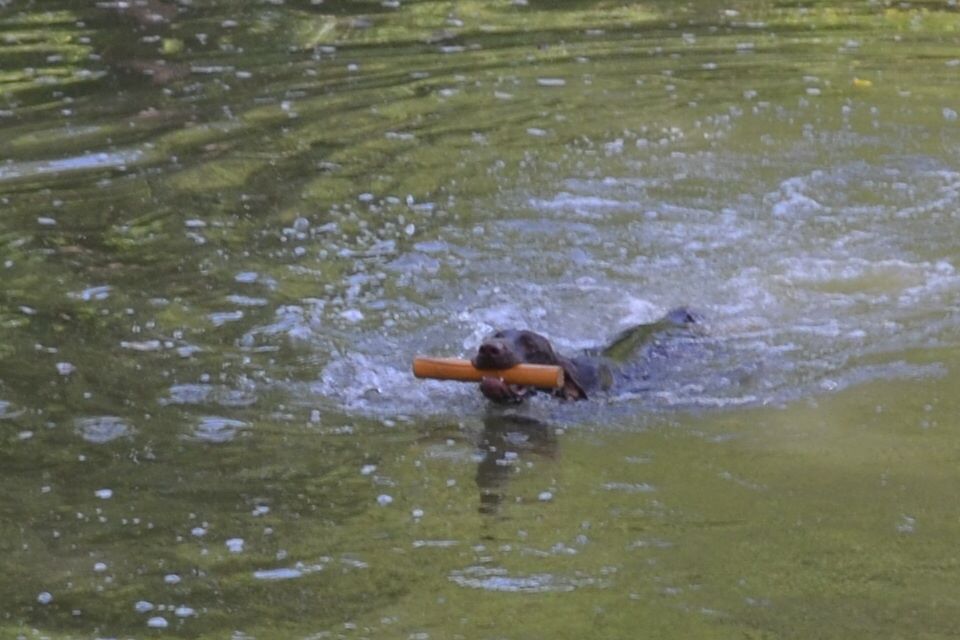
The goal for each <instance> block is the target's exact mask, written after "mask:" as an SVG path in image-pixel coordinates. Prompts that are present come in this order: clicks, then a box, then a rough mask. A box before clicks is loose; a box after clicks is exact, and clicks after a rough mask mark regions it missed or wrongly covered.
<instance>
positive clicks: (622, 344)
mask: <svg viewBox="0 0 960 640" xmlns="http://www.w3.org/2000/svg"><path fill="white" fill-rule="evenodd" d="M698 323H700V316H699V315H698V314H696V313H694V312H691V311H689V310H688V309H686V308H678V309H674V310H672V311H670V312H669V313H667V314H666V315H665V316H664V317H663V318H662V319H661V320H659V321H657V322H654V323H652V324H643V325H637V326H635V327H631V328H630V329H627V330H626V331H623V332H622V333H620V335H618V336H617V337H616V338H614V339H613V340H612V341H611V342H610V344H608V345H607V346H606V347H604V348H603V349H599V350H589V351H586V352H584V353H582V354H579V355H577V356H574V357H566V356H563V355H561V354H559V353H557V352H556V350H555V349H554V348H553V345H552V344H550V341H549V340H548V339H547V338H545V337H544V336H542V335H540V334H539V333H535V332H533V331H529V330H527V329H505V330H500V331H497V332H495V333H493V334H491V335H490V336H488V337H486V338H485V339H484V340H483V342H482V343H480V346H479V347H478V348H477V353H476V355H474V356H473V359H472V360H471V362H472V363H473V366H475V367H476V368H478V369H508V368H510V367H513V366H515V365H518V364H521V363H527V364H546V365H554V366H559V367H562V368H563V379H564V382H563V386H562V387H560V388H559V389H539V388H535V387H528V386H523V385H512V384H507V383H506V382H504V381H503V380H501V379H500V378H496V377H487V378H484V379H483V380H482V381H481V382H480V391H481V393H483V395H484V396H486V397H487V398H488V399H489V400H492V401H493V402H496V403H500V404H511V403H518V402H522V401H523V400H524V399H526V398H527V397H529V396H530V395H533V394H535V393H537V392H538V391H540V392H544V393H549V394H551V395H553V396H554V397H556V398H560V399H562V400H587V399H588V398H590V397H591V396H592V395H594V394H596V393H598V392H603V391H606V390H608V389H610V387H611V386H612V385H613V384H614V382H615V381H616V378H617V376H618V371H619V370H620V369H619V367H618V366H617V365H618V364H619V363H622V362H625V361H627V360H629V359H630V358H631V357H635V356H638V353H639V352H641V351H642V350H643V348H644V347H645V346H647V345H648V344H649V343H650V342H651V341H652V340H653V339H655V338H656V337H657V336H659V335H660V334H662V333H663V332H665V331H669V330H670V329H677V328H681V329H686V328H689V327H690V326H691V325H696V324H698Z"/></svg>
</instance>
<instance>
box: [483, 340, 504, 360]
mask: <svg viewBox="0 0 960 640" xmlns="http://www.w3.org/2000/svg"><path fill="white" fill-rule="evenodd" d="M479 351H480V355H482V356H484V357H486V358H496V357H497V356H499V355H500V354H501V353H503V346H502V345H500V344H498V343H496V342H484V343H483V344H481V345H480V349H479Z"/></svg>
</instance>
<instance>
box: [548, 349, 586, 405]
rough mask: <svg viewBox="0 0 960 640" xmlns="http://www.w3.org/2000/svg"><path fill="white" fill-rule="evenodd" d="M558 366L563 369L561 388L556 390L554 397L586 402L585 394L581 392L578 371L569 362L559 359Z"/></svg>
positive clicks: (574, 364)
mask: <svg viewBox="0 0 960 640" xmlns="http://www.w3.org/2000/svg"><path fill="white" fill-rule="evenodd" d="M558 364H559V365H560V366H561V367H563V386H562V387H560V388H559V389H557V390H556V392H555V393H556V395H558V396H560V397H561V398H563V399H564V400H586V399H587V392H586V391H584V390H583V382H582V381H581V380H580V377H581V376H580V371H579V369H578V367H577V365H576V363H574V362H573V361H571V360H568V359H567V358H560V359H559V362H558Z"/></svg>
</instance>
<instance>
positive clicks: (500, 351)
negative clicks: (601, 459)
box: [472, 329, 587, 403]
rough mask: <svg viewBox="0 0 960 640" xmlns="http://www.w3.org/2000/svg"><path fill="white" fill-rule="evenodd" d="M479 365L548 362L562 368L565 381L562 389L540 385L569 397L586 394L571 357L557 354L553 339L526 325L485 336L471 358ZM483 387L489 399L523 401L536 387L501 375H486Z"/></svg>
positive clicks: (579, 397) (504, 366) (503, 366)
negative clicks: (501, 377)
mask: <svg viewBox="0 0 960 640" xmlns="http://www.w3.org/2000/svg"><path fill="white" fill-rule="evenodd" d="M472 362H473V366H475V367H476V368H478V369H509V368H510V367H513V366H515V365H518V364H522V363H526V364H546V365H554V366H559V367H562V368H563V377H564V383H563V387H561V388H560V389H540V390H541V391H547V392H550V393H552V394H553V395H555V396H557V397H560V398H563V399H566V400H583V399H586V397H587V394H586V393H585V392H584V390H583V387H582V386H581V385H580V382H579V379H580V374H579V372H578V371H577V365H575V364H574V363H573V362H572V361H571V360H569V359H568V358H564V357H563V356H560V355H557V353H556V351H554V349H553V345H551V344H550V341H549V340H547V339H546V338H545V337H543V336H542V335H540V334H539V333H535V332H533V331H527V330H525V329H506V330H502V331H497V332H496V333H494V334H492V335H490V336H488V337H487V338H485V339H484V341H483V342H482V343H480V346H479V347H478V348H477V353H476V355H475V356H474V357H473V359H472ZM480 391H481V392H482V393H483V395H485V396H486V397H487V398H488V399H490V400H492V401H494V402H500V403H515V402H521V401H522V400H523V399H524V398H526V397H527V396H528V395H531V394H532V393H535V392H536V391H537V389H535V388H533V387H527V386H524V385H513V384H507V383H506V382H504V381H503V380H501V379H500V378H496V377H487V378H484V379H483V381H482V382H481V383H480Z"/></svg>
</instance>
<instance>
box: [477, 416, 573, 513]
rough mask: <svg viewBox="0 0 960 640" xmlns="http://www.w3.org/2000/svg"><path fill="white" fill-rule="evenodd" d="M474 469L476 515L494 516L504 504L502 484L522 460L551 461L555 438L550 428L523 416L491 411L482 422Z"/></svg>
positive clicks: (554, 448) (555, 448) (555, 442)
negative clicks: (478, 490)
mask: <svg viewBox="0 0 960 640" xmlns="http://www.w3.org/2000/svg"><path fill="white" fill-rule="evenodd" d="M479 450H480V453H481V455H482V456H483V458H482V459H481V460H480V463H479V464H478V465H477V487H478V488H479V489H480V513H486V514H495V513H497V512H498V511H499V509H500V504H501V503H502V502H503V500H504V493H505V488H506V484H507V483H508V482H509V481H510V476H511V475H513V474H514V473H516V471H515V469H516V466H517V465H519V464H523V460H524V458H527V459H528V460H529V458H530V457H531V456H538V457H543V458H548V459H549V458H555V457H556V455H557V438H556V434H555V433H554V430H553V428H552V427H551V426H550V425H548V424H546V423H544V422H541V421H540V420H536V419H534V418H530V417H527V416H521V415H515V414H510V413H501V412H494V411H491V412H489V413H488V414H487V416H486V417H485V418H484V421H483V433H482V434H481V436H480V441H479Z"/></svg>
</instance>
